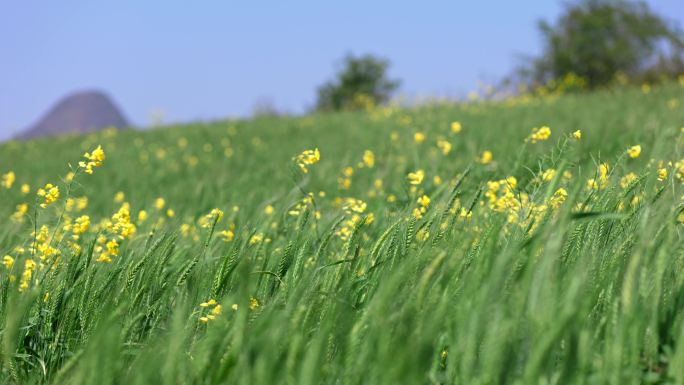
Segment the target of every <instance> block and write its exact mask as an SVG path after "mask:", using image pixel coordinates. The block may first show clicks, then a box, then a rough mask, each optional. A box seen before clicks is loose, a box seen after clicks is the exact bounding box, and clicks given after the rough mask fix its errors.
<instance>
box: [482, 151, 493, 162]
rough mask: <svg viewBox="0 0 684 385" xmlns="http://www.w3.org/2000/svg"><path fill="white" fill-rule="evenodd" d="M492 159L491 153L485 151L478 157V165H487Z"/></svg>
mask: <svg viewBox="0 0 684 385" xmlns="http://www.w3.org/2000/svg"><path fill="white" fill-rule="evenodd" d="M493 159H494V155H492V152H491V151H489V150H486V151H484V152H483V153H482V155H481V156H480V159H479V161H480V163H482V164H485V165H487V164H490V163H492V160H493Z"/></svg>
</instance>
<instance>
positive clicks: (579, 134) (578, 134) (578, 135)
mask: <svg viewBox="0 0 684 385" xmlns="http://www.w3.org/2000/svg"><path fill="white" fill-rule="evenodd" d="M572 137H573V138H575V140H580V139H582V131H580V130H577V131H575V132H573V133H572Z"/></svg>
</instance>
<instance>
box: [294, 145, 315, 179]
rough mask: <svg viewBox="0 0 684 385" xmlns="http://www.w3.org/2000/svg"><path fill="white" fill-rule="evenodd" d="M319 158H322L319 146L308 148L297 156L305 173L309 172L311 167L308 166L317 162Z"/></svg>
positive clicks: (298, 162) (298, 164)
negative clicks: (312, 148)
mask: <svg viewBox="0 0 684 385" xmlns="http://www.w3.org/2000/svg"><path fill="white" fill-rule="evenodd" d="M319 160H321V153H320V151H318V149H317V148H316V149H314V150H306V151H304V152H302V153H301V154H299V155H297V156H296V157H295V162H296V163H297V166H299V168H300V169H301V170H302V172H303V173H305V174H306V173H307V172H309V169H308V168H307V167H306V166H311V165H313V164H316V163H318V161H319Z"/></svg>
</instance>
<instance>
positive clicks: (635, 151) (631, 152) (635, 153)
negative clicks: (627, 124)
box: [627, 144, 641, 159]
mask: <svg viewBox="0 0 684 385" xmlns="http://www.w3.org/2000/svg"><path fill="white" fill-rule="evenodd" d="M627 155H628V156H629V157H630V158H632V159H636V158H638V157H639V155H641V146H640V145H638V144H637V145H636V146H632V147H630V148H629V149H628V150H627Z"/></svg>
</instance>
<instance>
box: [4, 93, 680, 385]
mask: <svg viewBox="0 0 684 385" xmlns="http://www.w3.org/2000/svg"><path fill="white" fill-rule="evenodd" d="M646 91H648V92H646ZM452 122H459V123H460V127H461V130H460V132H455V131H458V130H452ZM544 126H548V127H549V128H550V132H551V136H550V137H549V138H548V139H547V140H543V139H545V138H544V135H543V133H544V132H546V130H545V129H542V130H539V131H537V137H540V138H539V139H540V140H533V138H532V135H533V131H532V130H533V128H535V127H536V128H541V127H544ZM683 126H684V85H680V84H669V85H664V86H660V87H654V88H653V89H651V90H646V89H641V88H625V89H614V90H605V91H598V92H594V93H590V94H570V95H562V96H549V97H545V98H518V99H515V100H513V99H512V100H507V101H498V102H492V101H482V102H471V103H463V104H446V103H433V104H428V105H424V106H422V107H417V108H410V109H401V108H397V107H388V108H377V109H374V110H370V111H368V112H362V113H361V112H359V113H351V112H349V113H337V114H325V115H310V116H306V117H292V118H289V117H281V118H257V119H253V120H248V121H237V120H236V121H222V122H214V123H197V124H190V125H185V126H176V127H166V128H160V129H155V130H150V131H143V132H140V131H118V132H117V131H104V132H100V133H97V134H91V135H87V136H79V137H66V138H60V139H42V140H36V141H31V142H24V143H21V142H9V143H5V144H2V145H0V174H5V173H8V172H10V171H11V172H13V175H14V176H15V178H14V179H15V180H12V179H13V178H11V177H7V176H5V177H4V179H3V183H2V184H3V187H0V201H1V202H2V204H1V205H0V215H1V216H2V218H5V220H4V221H3V222H2V223H1V224H0V257H2V256H6V257H5V259H3V263H4V266H2V265H0V285H1V287H0V341H1V347H0V368H1V369H0V382H1V383H16V384H32V383H50V384H88V383H91V384H468V385H471V384H575V383H577V384H616V385H617V384H646V383H659V384H669V383H672V384H675V383H684V243H683V242H682V240H683V239H684V238H683V237H684V225H683V224H682V223H684V214H682V213H681V211H682V210H684V201H683V200H682V198H683V196H682V194H684V188H683V187H682V184H683V182H684V160H682V158H684V153H683V150H684V133H682V130H683V129H684V128H683ZM454 128H456V127H454ZM577 130H581V139H579V140H578V139H577V138H575V137H574V136H573V133H574V132H575V131H577ZM540 133H541V134H540ZM421 139H423V140H422V141H421ZM98 145H101V146H102V148H103V149H104V152H105V154H106V159H104V161H103V162H102V165H101V167H95V168H93V173H92V175H89V174H86V173H84V172H83V169H82V168H79V166H78V163H79V161H82V160H84V158H83V153H84V152H86V151H87V152H91V151H92V150H93V149H95V148H96V147H97V146H98ZM635 145H639V146H641V152H640V153H639V154H637V152H638V151H636V149H634V150H633V151H632V152H631V153H630V152H629V151H628V149H630V148H631V147H632V146H635ZM316 148H317V149H319V150H320V160H319V161H317V162H316V161H315V159H310V160H311V161H310V162H309V163H315V164H309V165H305V168H306V169H307V171H308V172H303V170H302V169H300V167H298V165H297V161H296V159H294V158H296V157H297V156H298V155H299V154H301V153H302V152H303V151H305V150H314V149H316ZM485 151H491V154H492V160H491V161H490V162H487V161H484V162H483V159H482V154H483V153H484V152H485ZM630 154H631V155H632V156H630ZM635 155H638V156H636V157H634V156H635ZM70 165H71V166H70ZM70 167H71V168H70ZM70 170H72V171H74V172H75V176H74V177H73V179H72V178H70V177H68V173H69V171H70ZM419 170H422V172H420V171H419ZM10 182H12V183H10ZM47 183H52V184H54V185H56V186H57V187H58V188H59V197H58V198H57V199H56V201H55V202H54V203H50V204H47V205H46V206H45V208H42V207H41V206H40V205H41V204H44V203H46V202H45V197H42V196H38V195H37V190H38V189H39V188H41V187H44V186H45V184H47ZM24 184H27V185H28V186H24V187H23V190H24V191H22V185H24ZM10 185H11V186H10ZM7 187H9V188H7ZM27 190H28V192H27ZM48 193H49V191H48ZM48 195H49V194H48ZM83 197H87V202H86V201H85V199H83ZM160 198H161V199H163V202H162V201H161V199H160ZM23 203H27V204H28V205H27V206H19V207H18V205H21V204H23ZM47 203H49V202H47ZM86 203H87V204H86ZM162 203H163V205H162ZM214 209H219V210H221V211H222V215H220V214H219V212H218V211H216V210H214ZM212 210H214V211H212ZM141 211H144V214H143V215H140V213H141ZM86 216H87V217H86ZM43 226H45V227H43Z"/></svg>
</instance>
